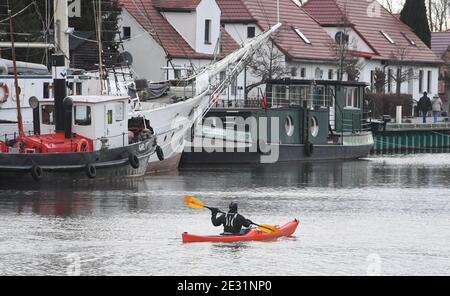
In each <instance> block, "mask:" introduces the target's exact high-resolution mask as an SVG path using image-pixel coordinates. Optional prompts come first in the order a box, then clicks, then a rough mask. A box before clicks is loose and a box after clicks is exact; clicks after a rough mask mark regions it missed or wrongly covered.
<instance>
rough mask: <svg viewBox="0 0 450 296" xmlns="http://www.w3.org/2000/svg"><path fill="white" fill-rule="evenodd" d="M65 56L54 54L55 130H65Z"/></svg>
mask: <svg viewBox="0 0 450 296" xmlns="http://www.w3.org/2000/svg"><path fill="white" fill-rule="evenodd" d="M66 75H67V72H66V66H65V57H64V55H62V54H54V55H52V76H53V94H54V98H55V130H56V131H57V132H63V131H65V129H64V117H65V115H64V112H65V110H64V105H63V101H64V99H65V97H66V96H67V88H66Z"/></svg>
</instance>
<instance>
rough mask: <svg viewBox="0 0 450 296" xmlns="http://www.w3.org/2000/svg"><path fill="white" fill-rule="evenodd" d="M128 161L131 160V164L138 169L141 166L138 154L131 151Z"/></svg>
mask: <svg viewBox="0 0 450 296" xmlns="http://www.w3.org/2000/svg"><path fill="white" fill-rule="evenodd" d="M128 161H129V162H130V165H131V167H132V168H133V169H138V168H139V165H140V164H139V158H138V157H137V155H136V154H134V153H131V154H130V156H128Z"/></svg>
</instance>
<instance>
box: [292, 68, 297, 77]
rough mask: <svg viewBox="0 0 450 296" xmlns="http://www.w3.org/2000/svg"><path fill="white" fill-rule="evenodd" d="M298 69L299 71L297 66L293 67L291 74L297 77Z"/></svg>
mask: <svg viewBox="0 0 450 296" xmlns="http://www.w3.org/2000/svg"><path fill="white" fill-rule="evenodd" d="M297 72H298V71H297V67H292V68H291V76H292V77H297V74H298V73H297Z"/></svg>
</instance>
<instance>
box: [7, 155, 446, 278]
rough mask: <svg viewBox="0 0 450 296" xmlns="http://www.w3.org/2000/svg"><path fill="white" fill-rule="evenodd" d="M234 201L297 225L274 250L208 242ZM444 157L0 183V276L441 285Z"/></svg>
mask: <svg viewBox="0 0 450 296" xmlns="http://www.w3.org/2000/svg"><path fill="white" fill-rule="evenodd" d="M186 194H191V195H196V196H198V197H200V198H201V199H202V200H203V201H204V202H205V203H206V204H207V205H210V206H214V207H219V208H222V209H226V207H227V205H228V204H229V203H230V202H231V201H237V202H238V203H239V208H240V212H241V213H242V214H243V215H245V216H246V217H248V218H251V219H252V220H253V221H255V222H257V223H268V224H283V223H285V222H288V221H290V220H292V219H294V218H298V219H300V221H301V224H300V226H299V228H298V229H297V232H296V235H295V237H293V238H283V239H279V240H277V241H273V242H245V243H233V244H225V243H197V244H183V243H182V242H181V233H182V232H184V231H188V232H191V233H197V234H217V233H219V232H220V231H221V230H220V229H219V228H215V227H213V226H212V225H211V223H210V213H209V211H208V210H206V209H198V210H193V209H190V208H187V206H185V205H184V204H183V196H184V195H186ZM449 245H450V154H424V155H415V156H412V155H410V156H389V157H382V158H371V159H366V160H361V161H349V162H327V163H325V162H323V163H314V164H308V163H290V164H280V165H270V166H253V167H248V166H234V167H226V166H221V167H207V166H206V167H196V168H189V169H183V170H181V171H180V172H178V173H177V174H172V175H161V176H149V177H147V178H146V179H145V180H136V181H122V182H115V183H97V184H59V183H55V184H51V185H45V184H44V185H42V184H40V185H37V184H22V183H20V180H18V181H17V183H16V184H4V183H1V180H0V275H46V274H51V275H66V274H81V275H442V274H445V275H450V247H449Z"/></svg>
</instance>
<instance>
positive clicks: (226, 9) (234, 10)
mask: <svg viewBox="0 0 450 296" xmlns="http://www.w3.org/2000/svg"><path fill="white" fill-rule="evenodd" d="M217 4H218V5H219V7H220V10H221V11H222V15H221V17H220V20H221V21H222V22H235V21H240V22H256V20H255V18H254V17H253V16H252V15H251V14H250V12H249V11H248V9H247V7H246V6H245V4H244V3H243V2H242V0H226V1H224V0H218V1H217Z"/></svg>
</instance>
